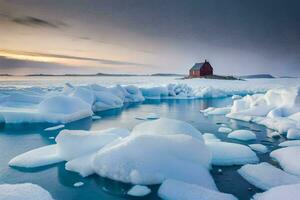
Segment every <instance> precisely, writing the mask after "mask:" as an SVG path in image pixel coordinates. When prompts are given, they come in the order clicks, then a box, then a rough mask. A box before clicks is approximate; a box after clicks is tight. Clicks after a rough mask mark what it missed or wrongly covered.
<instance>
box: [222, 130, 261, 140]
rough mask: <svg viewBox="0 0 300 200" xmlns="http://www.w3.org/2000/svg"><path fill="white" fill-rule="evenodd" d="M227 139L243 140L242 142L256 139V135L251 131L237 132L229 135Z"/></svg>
mask: <svg viewBox="0 0 300 200" xmlns="http://www.w3.org/2000/svg"><path fill="white" fill-rule="evenodd" d="M227 137H228V138H231V139H236V140H242V141H247V140H255V139H256V135H255V133H254V132H253V131H249V130H235V131H232V132H231V133H229V134H228V135H227Z"/></svg>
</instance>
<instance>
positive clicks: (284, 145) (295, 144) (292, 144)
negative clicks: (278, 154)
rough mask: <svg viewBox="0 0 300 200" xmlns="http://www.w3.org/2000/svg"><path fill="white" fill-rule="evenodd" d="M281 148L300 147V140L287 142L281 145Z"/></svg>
mask: <svg viewBox="0 0 300 200" xmlns="http://www.w3.org/2000/svg"><path fill="white" fill-rule="evenodd" d="M278 146H280V147H289V146H300V140H287V141H284V142H281V143H279V145H278Z"/></svg>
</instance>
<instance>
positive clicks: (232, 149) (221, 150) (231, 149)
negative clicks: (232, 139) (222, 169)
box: [206, 142, 258, 166]
mask: <svg viewBox="0 0 300 200" xmlns="http://www.w3.org/2000/svg"><path fill="white" fill-rule="evenodd" d="M206 144H207V146H208V148H209V149H210V150H211V152H212V164H213V165H220V166H229V165H243V164H246V163H257V162H258V157H257V156H256V154H255V153H254V152H253V151H252V150H251V149H250V148H249V147H247V146H245V145H242V144H236V143H229V142H207V143H206Z"/></svg>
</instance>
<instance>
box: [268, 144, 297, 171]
mask: <svg viewBox="0 0 300 200" xmlns="http://www.w3.org/2000/svg"><path fill="white" fill-rule="evenodd" d="M299 154H300V146H290V147H285V148H281V149H277V150H274V151H272V152H271V153H270V157H271V158H273V159H275V160H276V161H277V162H279V164H280V166H281V167H282V168H283V170H284V171H286V172H288V173H291V174H295V175H298V176H300V157H299Z"/></svg>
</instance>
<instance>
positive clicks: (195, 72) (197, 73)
mask: <svg viewBox="0 0 300 200" xmlns="http://www.w3.org/2000/svg"><path fill="white" fill-rule="evenodd" d="M199 76H200V70H190V77H199Z"/></svg>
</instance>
